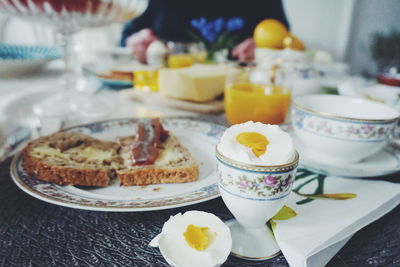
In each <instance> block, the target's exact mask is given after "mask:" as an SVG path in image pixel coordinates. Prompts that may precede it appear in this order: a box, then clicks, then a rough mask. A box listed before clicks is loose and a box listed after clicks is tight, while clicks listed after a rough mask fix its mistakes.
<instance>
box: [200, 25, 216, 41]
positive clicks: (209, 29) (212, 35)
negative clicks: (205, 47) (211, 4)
mask: <svg viewBox="0 0 400 267" xmlns="http://www.w3.org/2000/svg"><path fill="white" fill-rule="evenodd" d="M200 33H201V35H202V36H203V37H204V38H205V39H206V40H207V41H208V42H209V43H212V42H214V41H215V39H217V35H218V33H217V32H216V31H215V27H214V25H213V23H211V22H209V23H207V24H206V25H205V27H203V28H202V29H201V30H200Z"/></svg>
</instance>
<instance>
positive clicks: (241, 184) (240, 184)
mask: <svg viewBox="0 0 400 267" xmlns="http://www.w3.org/2000/svg"><path fill="white" fill-rule="evenodd" d="M239 186H241V187H247V186H248V184H247V182H246V181H240V183H239Z"/></svg>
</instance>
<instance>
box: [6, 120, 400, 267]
mask: <svg viewBox="0 0 400 267" xmlns="http://www.w3.org/2000/svg"><path fill="white" fill-rule="evenodd" d="M214 121H216V122H221V119H219V118H214ZM10 162H11V160H10V159H8V160H7V161H5V162H3V163H1V164H0V266H168V265H167V264H166V262H165V261H164V259H163V257H162V256H161V254H160V252H159V250H158V249H157V248H151V247H149V246H148V243H149V242H150V240H151V239H152V238H153V237H154V236H156V235H157V234H158V233H159V232H160V231H161V228H162V225H163V224H164V222H165V221H166V220H168V218H169V217H170V216H171V215H175V214H177V213H178V212H185V211H187V210H202V211H206V212H211V213H214V214H215V215H217V216H218V217H220V218H221V219H222V220H228V219H230V218H232V215H231V214H230V212H229V211H228V209H227V208H226V206H225V205H224V203H223V201H222V200H221V198H217V199H214V200H211V201H207V202H204V203H201V204H197V205H192V206H187V207H183V208H176V209H169V210H161V211H152V212H126V213H114V212H95V211H84V210H77V209H71V208H64V207H60V206H56V205H52V204H48V203H46V202H43V201H40V200H37V199H35V198H33V197H31V196H29V195H27V194H26V193H24V192H23V191H21V190H20V189H19V188H18V187H17V186H16V185H15V184H14V183H13V181H12V180H11V177H10V174H9V165H10ZM398 176H399V175H398V174H397V175H394V176H389V177H385V179H387V180H391V181H394V180H396V181H400V179H399V177H398ZM224 266H288V264H287V262H286V260H285V258H284V257H283V255H282V254H281V255H279V256H278V257H275V258H273V259H271V260H269V261H263V262H250V261H244V260H241V259H237V258H234V257H229V259H228V261H227V262H226V263H225V264H224ZM328 266H332V267H333V266H335V267H336V266H400V206H398V207H397V208H395V209H394V210H392V211H391V212H390V213H388V214H387V215H385V216H384V217H382V218H381V219H379V220H378V221H376V222H374V223H372V224H370V225H369V226H367V227H365V228H364V229H362V230H361V231H359V232H358V233H357V234H355V235H354V237H353V238H352V239H351V240H350V241H349V242H348V243H347V244H346V246H345V247H344V248H343V249H342V250H341V251H340V252H339V253H338V254H337V255H336V256H334V258H333V259H332V260H331V262H330V263H329V264H328Z"/></svg>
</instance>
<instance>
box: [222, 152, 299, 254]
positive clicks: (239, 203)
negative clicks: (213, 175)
mask: <svg viewBox="0 0 400 267" xmlns="http://www.w3.org/2000/svg"><path fill="white" fill-rule="evenodd" d="M216 159H217V178H218V186H219V191H220V194H221V197H222V199H223V201H224V203H225V204H226V206H227V207H228V209H229V210H230V211H231V212H232V214H233V216H234V217H235V219H232V220H230V221H227V222H226V224H227V225H228V226H229V228H230V230H231V234H232V242H233V243H232V252H231V254H232V255H234V256H237V257H240V258H243V259H248V260H267V259H270V258H273V257H275V256H276V255H278V254H279V252H280V249H279V246H278V245H277V243H276V241H275V238H274V236H273V233H272V231H271V230H270V229H269V227H268V226H267V225H266V223H267V221H268V220H269V219H271V218H272V217H273V216H274V215H275V214H276V213H277V212H278V211H279V210H280V209H281V208H282V207H283V205H284V204H285V202H286V200H287V198H288V197H289V194H290V192H291V191H292V186H293V182H294V177H295V175H296V169H297V164H298V161H299V154H298V153H297V152H296V153H295V157H294V160H293V161H291V162H289V163H287V164H283V165H277V166H258V165H251V164H244V163H240V162H237V161H234V160H231V159H229V158H228V157H226V156H224V155H222V154H221V153H219V151H218V149H217V151H216Z"/></svg>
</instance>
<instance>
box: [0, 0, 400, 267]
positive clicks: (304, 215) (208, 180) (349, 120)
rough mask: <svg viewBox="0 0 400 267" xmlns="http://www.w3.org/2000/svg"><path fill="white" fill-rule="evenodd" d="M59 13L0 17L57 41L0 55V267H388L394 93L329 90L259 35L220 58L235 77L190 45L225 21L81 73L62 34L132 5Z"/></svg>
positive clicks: (300, 47) (394, 231)
mask: <svg viewBox="0 0 400 267" xmlns="http://www.w3.org/2000/svg"><path fill="white" fill-rule="evenodd" d="M44 2H46V3H44ZM43 3H44V4H43ZM60 3H61V2H60ZM60 3H59V2H58V1H54V0H46V1H35V0H32V1H31V2H29V4H28V2H26V1H8V2H7V1H0V12H2V13H4V14H7V15H10V16H15V17H20V18H23V19H27V20H28V21H35V22H40V23H47V24H49V25H50V24H51V25H52V27H53V30H54V31H55V32H56V33H57V35H56V39H57V40H56V43H57V47H46V48H43V47H40V46H24V45H13V44H11V45H10V44H2V43H1V42H0V266H176V267H186V266H292V267H297V266H304V267H319V266H332V267H333V266H335V267H336V266H400V232H399V229H400V205H399V204H400V176H399V171H400V142H399V126H398V119H399V118H400V109H399V107H398V101H397V100H398V95H399V94H398V90H400V88H399V87H395V86H392V85H391V86H388V85H383V84H378V83H376V81H370V80H366V79H363V78H360V77H358V76H357V77H355V76H350V75H347V74H345V73H344V72H340V71H339V72H340V73H339V74H338V73H335V74H332V73H331V72H329V71H327V69H329V67H331V68H334V69H340V70H342V69H344V68H343V66H342V65H341V64H336V63H334V62H329V63H327V62H326V61H329V60H327V59H326V57H327V56H326V55H325V54H323V53H322V54H323V56H321V55H319V56H318V55H317V56H315V57H314V59H315V58H319V59H318V60H314V59H311V58H310V56H309V55H308V54H310V53H308V54H307V53H306V52H305V51H306V46H305V45H304V43H303V42H302V41H301V40H300V39H299V38H298V37H296V36H295V35H293V34H292V33H291V32H289V31H288V29H286V28H285V26H284V25H283V24H282V25H281V24H279V22H277V21H276V20H273V19H266V20H264V21H262V22H260V23H259V24H258V25H257V27H256V28H255V30H254V36H253V38H254V41H255V43H254V42H253V41H251V40H248V39H247V40H245V41H244V42H243V46H241V47H239V48H238V49H237V48H233V47H230V48H231V49H232V48H233V50H232V51H233V54H235V53H238V54H240V56H239V58H240V57H241V53H242V52H241V51H247V49H248V48H249V47H252V48H253V49H255V51H254V56H255V58H254V60H251V61H249V60H246V61H243V60H236V61H233V60H232V59H231V58H228V57H227V54H228V49H225V48H222V49H221V48H218V49H216V48H215V47H213V46H212V43H211V42H210V38H211V37H213V36H210V33H209V32H208V34H203V32H204V31H203V28H202V25H208V26H209V27H217V26H218V25H219V26H218V27H217V28H220V30H219V31H217V32H215V34H216V36H217V34H219V33H222V32H221V31H222V30H221V29H223V28H224V29H226V32H224V33H222V34H221V36H223V37H224V38H227V39H229V38H232V40H234V37H235V36H234V34H235V33H237V32H238V31H240V30H241V29H242V28H243V25H244V22H243V20H242V18H241V17H234V18H231V19H226V20H224V19H222V18H221V19H217V20H215V21H209V22H207V20H206V19H204V18H200V19H196V20H192V21H191V25H192V26H193V30H194V32H195V33H196V31H197V33H200V35H198V36H197V37H196V38H197V40H202V41H204V43H195V44H193V43H190V44H184V43H173V42H167V43H163V42H162V40H158V39H156V40H152V43H151V44H150V45H149V46H148V47H149V48H148V49H147V52H146V53H147V54H146V57H147V63H146V64H144V63H143V62H139V61H141V60H139V61H138V60H136V59H135V58H134V57H133V55H132V52H131V50H130V49H131V48H132V47H128V48H121V47H118V48H115V47H114V48H113V49H110V50H109V51H107V50H102V51H101V53H99V54H97V55H98V58H97V59H96V60H95V61H92V62H85V64H83V66H80V65H81V64H80V62H79V61H80V58H79V57H80V56H79V50H78V46H77V45H76V43H75V39H74V34H76V33H77V32H79V31H81V30H82V29H84V28H88V27H93V26H104V25H109V24H111V23H121V22H125V21H127V20H129V19H132V18H135V17H137V16H139V15H140V14H142V13H143V12H144V11H145V10H146V7H147V5H148V1H147V0H135V1H128V2H127V1H120V0H112V1H109V2H107V4H105V2H103V1H98V2H96V1H95V2H92V1H81V2H79V3H80V4H78V3H75V4H71V3H72V2H71V3H68V2H65V3H63V4H60ZM60 18H62V19H60ZM277 23H278V26H276V25H277ZM268 25H275V26H274V27H278V28H279V29H282V31H283V32H284V34H282V36H281V39H279V40H278V41H279V42H278V47H273V46H271V44H268V46H264V43H263V38H262V36H263V35H262V34H263V31H264V29H265V28H268ZM208 26H207V27H208ZM0 29H1V28H0ZM214 30H215V29H214ZM215 31H216V30H215ZM146 34H148V35H146ZM142 35H143V36H145V35H146V36H145V37H146V38H151V36H152V35H151V33H149V31H148V30H146V31H143V32H142ZM202 35H203V36H202ZM216 36H214V37H215V38H216ZM221 36H220V38H221V39H218V40H223V37H221ZM260 36H261V37H260ZM0 37H1V36H0ZM214 37H213V38H212V39H214ZM132 40H133V41H132ZM135 40H137V39H135V38H132V39H131V41H132V42H135ZM0 41H1V40H0ZM131 41H129V39H128V41H127V43H128V44H129V43H130V42H131ZM264 41H265V40H264ZM207 42H208V43H207ZM252 42H253V43H252ZM265 42H266V41H265ZM133 46H134V45H133ZM106 55H107V56H106ZM105 57H109V59H107V60H106V59H105ZM110 58H111V59H110ZM321 58H322V60H321ZM137 59H138V58H137ZM313 60H314V61H313ZM317 61H318V62H317ZM321 61H324V62H322V65H324V67H323V70H322V69H321ZM333 66H334V67H333ZM327 80H329V81H331V84H332V81H335V82H334V85H333V86H330V87H333V89H332V88H329V90H326V86H325V88H324V81H325V84H326V81H327ZM331 84H330V85H331ZM382 92H384V93H382Z"/></svg>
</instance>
